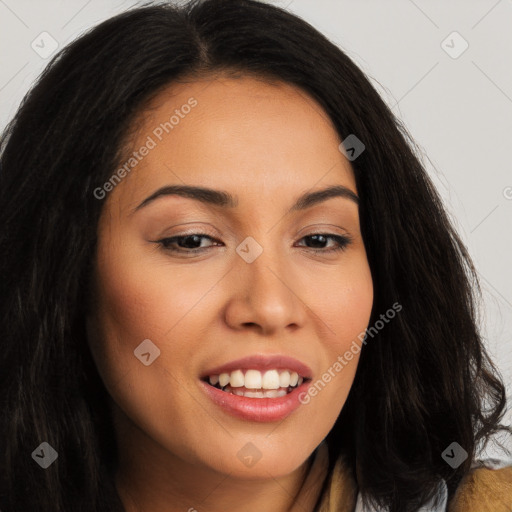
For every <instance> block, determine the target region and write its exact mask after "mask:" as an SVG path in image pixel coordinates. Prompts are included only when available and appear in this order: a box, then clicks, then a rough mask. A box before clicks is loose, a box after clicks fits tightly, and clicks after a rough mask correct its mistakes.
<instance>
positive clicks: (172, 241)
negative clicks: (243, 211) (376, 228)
mask: <svg viewBox="0 0 512 512" xmlns="http://www.w3.org/2000/svg"><path fill="white" fill-rule="evenodd" d="M204 239H206V240H210V241H212V242H219V241H218V240H216V239H215V238H213V237H211V236H209V235H207V234H204V233H190V234H185V235H177V236H173V237H169V238H162V239H161V240H156V243H158V244H160V245H161V246H162V247H163V249H164V250H165V251H168V252H171V253H185V254H195V253H200V252H204V251H207V250H208V249H209V248H211V247H215V246H219V243H217V244H213V245H207V246H204V245H202V243H201V242H202V241H203V240H204ZM300 240H310V241H312V243H313V245H317V246H318V245H321V246H322V245H324V244H326V243H327V242H328V241H329V240H333V241H334V242H335V246H334V247H331V248H328V249H326V248H324V247H306V249H311V250H312V251H313V252H320V253H326V252H327V253H330V252H337V251H343V250H345V249H346V248H347V246H348V245H349V244H350V243H351V242H352V238H351V237H349V236H347V235H335V234H332V233H313V234H310V235H307V236H305V237H303V238H301V239H300ZM220 244H222V242H220Z"/></svg>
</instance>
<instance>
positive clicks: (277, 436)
mask: <svg viewBox="0 0 512 512" xmlns="http://www.w3.org/2000/svg"><path fill="white" fill-rule="evenodd" d="M190 97H194V98H195V99H196V100H197V101H198V104H197V106H195V107H194V108H193V109H191V111H190V113H188V114H187V115H186V116H184V118H183V119H180V122H179V124H178V125H176V126H175V127H174V128H173V130H172V132H170V133H169V134H165V133H164V136H163V137H162V140H161V141H158V140H157V139H155V140H156V141H157V142H158V144H157V146H156V147H155V148H154V149H152V150H151V151H149V153H148V154H147V155H146V156H145V157H144V158H143V159H142V160H141V161H140V163H139V164H138V165H137V166H136V168H134V169H133V170H132V171H131V173H130V174H129V175H128V176H127V177H125V178H124V179H123V180H122V181H121V183H119V184H118V185H117V186H116V187H115V188H114V190H112V191H111V192H110V193H109V194H108V197H107V198H106V200H105V204H104V209H103V213H102V216H101V219H100V223H99V226H98V249H97V258H96V261H95V279H94V282H95V290H94V308H93V310H92V314H91V316H90V317H89V318H88V334H89V345H90V347H91V351H92V354H93V357H94V359H95V361H96V364H97V366H98V370H99V372H100V375H101V377H102V379H103V381H104V383H105V386H106V388H107V390H108V392H109V394H110V396H111V399H112V415H113V420H114V426H115V431H116V435H117V442H118V448H119V453H120V466H119V467H120V469H119V472H118V474H117V480H116V485H117V487H118V490H119V493H120V495H121V497H122V500H123V502H124V504H125V507H126V510H127V511H128V512H132V511H133V512H136V511H142V510H144V511H149V510H151V511H152V512H163V511H165V512H173V511H186V510H194V509H197V510H200V511H209V512H214V511H215V512H219V511H221V510H233V507H235V508H236V507H240V509H243V510H244V511H246V512H253V511H254V512H256V511H258V512H259V511H261V510H269V511H274V512H284V511H289V510H292V503H293V501H294V498H295V496H296V495H297V493H298V492H299V490H300V487H301V484H302V482H303V479H304V478H305V476H306V470H307V463H308V460H310V459H308V458H309V457H310V456H311V455H312V453H313V452H314V450H315V448H316V447H317V446H318V445H319V444H320V443H321V441H322V440H323V439H324V438H325V436H326V435H327V434H328V432H329V431H330V430H331V428H332V426H333V425H334V422H335V420H336V418H337V417H338V415H339V413H340V411H341V409H342V407H343V405H344V403H345V401H346V398H347V395H348V393H349V390H350V387H351V385H352V382H353V379H354V376H355V372H356V368H357V364H358V360H359V354H357V355H355V356H354V358H353V359H352V360H351V361H350V362H349V363H348V364H347V365H346V366H344V367H343V369H342V370H341V371H339V372H338V373H337V374H336V376H335V377H334V378H332V380H331V381H330V382H329V383H328V384H327V385H326V386H325V387H324V388H323V389H322V390H321V391H320V392H319V393H318V394H317V396H315V397H314V398H312V399H311V401H310V403H308V404H307V405H301V406H300V407H299V408H298V409H297V410H296V411H294V412H293V413H292V414H291V415H290V416H288V417H287V418H285V419H284V420H282V421H278V422H263V423H261V422H248V421H244V420H242V419H239V418H236V417H234V416H231V415H229V414H227V413H226V412H224V411H223V410H222V409H221V408H219V407H218V406H217V405H215V404H214V403H213V402H212V401H211V400H210V399H209V398H208V396H207V395H206V394H205V393H204V391H203V390H202V389H201V383H200V381H199V377H200V375H201V374H202V373H203V372H204V371H205V370H208V369H210V368H212V367H214V366H217V365H220V364H223V363H226V362H229V361H231V360H234V359H238V358H240V357H244V356H247V355H252V354H286V355H290V356H292V357H295V358H297V359H299V360H301V361H302V362H304V363H306V364H307V365H308V366H309V367H310V368H311V369H312V371H313V382H315V381H316V380H318V379H320V378H321V376H322V374H323V373H324V372H326V371H327V369H328V368H329V367H332V365H333V364H334V362H335V361H336V360H337V358H338V356H339V355H342V354H344V353H345V352H346V351H347V350H349V348H350V345H351V343H352V342H353V341H354V340H356V339H357V336H358V335H359V334H360V333H361V332H363V331H364V330H365V329H366V327H367V326H368V322H369V318H370V313H371V308H372V301H373V285H372V277H371V273H370V269H369V265H368V261H367V256H366V251H365V247H364V243H363V240H362V237H361V233H360V226H359V215H358V207H357V204H356V203H355V202H353V201H351V200H350V199H347V198H343V197H335V198H330V199H328V200H326V201H324V202H322V203H319V204H317V205H315V206H313V207H311V208H309V209H306V210H304V211H297V212H292V213H288V214H287V213H286V212H287V210H288V209H289V208H290V207H291V205H292V204H293V203H294V202H295V199H296V198H297V197H298V196H299V195H301V194H303V193H304V192H308V191H313V190H319V189H323V188H325V187H327V186H330V185H344V186H346V187H347V188H349V189H350V190H352V191H353V192H354V193H355V194H357V189H356V184H355V179H354V175H353V171H352V168H351V167H350V163H349V161H348V160H347V159H346V158H345V156H344V155H343V154H342V153H341V152H340V151H339V149H338V145H339V144H340V142H341V140H340V139H339V137H338V135H337V133H336V131H335V130H334V128H333V125H332V123H331V122H330V120H329V118H328V116H327V115H326V113H325V112H324V111H323V110H322V108H321V107H320V106H319V105H318V104H317V103H316V102H315V101H314V100H313V99H312V98H311V97H309V96H308V95H307V94H306V93H305V92H303V91H302V90H300V89H298V88H296V87H294V86H292V85H288V84H283V83H274V84H269V83H265V82H263V81H262V80H257V79H254V78H250V77H247V76H245V77H238V78H229V77H220V76H216V77H210V78H206V79H202V80H198V79H196V80H195V81H193V82H192V83H186V84H185V83H175V84H173V85H172V86H170V87H168V88H167V89H166V90H165V91H163V92H161V93H159V95H158V96H157V97H155V99H154V100H153V102H152V104H151V106H150V108H148V109H147V110H146V111H145V113H144V116H143V118H142V123H141V124H140V129H139V130H138V131H137V132H136V134H135V135H134V137H133V140H132V150H136V149H138V148H140V147H141V146H142V145H143V144H144V143H145V141H146V140H147V137H148V135H151V134H152V132H153V131H154V129H155V127H157V126H158V125H159V123H161V122H164V121H166V120H168V119H169V117H170V115H171V114H172V112H173V111H174V109H176V108H180V107H181V106H182V105H184V104H185V103H187V100H188V99H189V98H190ZM153 138H155V137H153ZM172 184H187V185H199V186H205V187H211V188H215V189H221V190H226V191H229V192H230V193H231V194H233V195H236V196H237V197H238V206H237V207H236V208H222V207H220V206H211V205H206V204H202V203H201V202H199V201H197V200H194V199H191V198H184V197H178V196H163V197H160V198H159V199H156V200H154V201H153V202H151V203H149V204H147V205H146V206H145V207H143V208H140V209H139V210H137V211H136V212H134V209H135V208H136V207H137V206H138V205H139V204H140V203H141V202H142V201H144V199H146V198H147V197H148V196H150V195H151V194H152V193H153V192H154V191H156V190H157V189H158V188H160V187H162V186H164V185H172ZM183 233H185V234H190V233H206V234H208V235H209V236H211V237H212V238H213V239H214V240H210V239H208V238H202V239H199V243H200V246H201V247H205V248H206V249H205V250H204V252H202V253H200V254H196V255H193V254H192V255H190V254H189V255H188V256H187V254H185V252H184V251H186V250H187V247H189V248H194V247H197V246H198V245H199V243H197V242H196V244H195V245H194V243H193V242H192V243H191V242H190V240H189V241H188V243H189V245H186V241H185V244H184V243H183V241H182V242H181V250H182V251H183V252H182V253H179V254H178V253H173V252H170V251H169V250H168V249H167V250H166V249H165V247H163V246H162V245H161V244H159V243H157V242H156V241H157V240H160V239H162V238H164V237H172V236H178V235H182V234H183ZM318 233H327V234H335V235H348V236H350V237H351V238H352V242H351V243H350V244H349V245H348V246H347V247H346V248H345V249H344V250H342V251H339V252H327V250H328V249H331V248H334V247H336V246H337V244H336V241H335V240H333V239H331V238H327V239H324V240H323V241H322V240H321V241H320V242H317V243H316V244H315V241H314V240H313V241H312V240H311V238H310V237H308V235H312V234H318ZM248 236H251V237H253V238H254V239H255V240H256V241H257V242H258V244H259V245H260V246H261V247H262V248H263V252H262V253H261V255H260V256H259V257H257V258H256V259H255V260H254V261H253V262H252V263H250V264H249V263H247V262H246V261H244V260H243V259H242V258H241V257H240V256H239V255H238V253H237V252H236V250H235V249H236V247H237V246H238V245H239V244H240V243H241V242H242V241H243V240H244V239H245V238H246V237H248ZM172 247H174V248H176V249H177V250H179V249H180V246H179V245H178V243H174V245H172ZM315 251H316V252H315ZM322 251H323V252H322ZM145 339H150V340H151V341H152V342H153V343H154V344H155V345H156V346H157V347H158V348H159V350H160V356H159V357H158V358H157V359H155V360H154V362H153V363H152V364H151V365H149V366H145V365H143V364H142V363H141V362H140V360H139V359H138V358H137V357H134V350H135V349H136V348H137V346H138V345H139V344H140V343H141V342H142V340H145ZM255 400H256V399H255ZM306 425H307V427H305V426H306ZM249 442H250V443H252V444H253V445H255V446H256V447H257V449H258V450H259V451H260V452H261V454H262V455H261V459H260V460H259V461H258V462H257V463H256V464H255V465H253V466H251V467H248V466H246V465H244V464H242V463H241V461H240V460H239V458H238V457H237V453H238V452H239V450H240V449H241V448H242V447H244V445H246V443H249ZM315 492H316V491H315ZM315 497H316V495H315ZM302 505H303V504H302ZM297 510H308V509H307V508H306V509H305V508H303V507H300V506H299V508H298V509H297Z"/></svg>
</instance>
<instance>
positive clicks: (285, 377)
mask: <svg viewBox="0 0 512 512" xmlns="http://www.w3.org/2000/svg"><path fill="white" fill-rule="evenodd" d="M289 385H290V372H281V373H280V374H279V387H281V388H287V387H288V386H289Z"/></svg>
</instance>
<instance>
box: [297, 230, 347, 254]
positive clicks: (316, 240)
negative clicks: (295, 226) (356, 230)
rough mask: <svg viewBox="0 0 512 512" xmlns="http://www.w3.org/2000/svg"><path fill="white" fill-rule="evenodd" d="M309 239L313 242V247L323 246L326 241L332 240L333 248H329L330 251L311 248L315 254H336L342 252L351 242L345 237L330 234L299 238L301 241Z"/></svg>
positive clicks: (315, 234) (316, 234)
mask: <svg viewBox="0 0 512 512" xmlns="http://www.w3.org/2000/svg"><path fill="white" fill-rule="evenodd" d="M307 239H310V240H312V241H313V244H314V245H317V244H320V245H323V244H325V243H326V241H327V240H329V239H331V240H334V242H335V244H336V245H335V246H334V247H331V248H330V249H324V248H322V247H320V248H314V247H313V248H312V249H313V251H315V252H337V251H344V250H345V249H346V248H347V246H348V245H349V244H350V243H351V242H352V239H351V238H350V237H349V236H347V235H335V234H332V233H313V234H311V235H306V236H305V237H303V238H301V240H307Z"/></svg>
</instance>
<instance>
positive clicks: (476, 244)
mask: <svg viewBox="0 0 512 512" xmlns="http://www.w3.org/2000/svg"><path fill="white" fill-rule="evenodd" d="M180 3H182V2H180ZM272 3H274V4H276V5H279V6H281V7H286V8H288V9H289V10H290V11H292V12H294V13H296V14H298V15H299V16H301V17H302V18H304V19H305V20H307V21H309V22H310V23H311V24H312V25H313V26H315V27H316V28H317V29H319V30H320V31H321V32H323V33H324V34H325V35H326V36H327V37H328V38H329V39H331V40H332V41H333V42H335V43H336V44H338V45H339V46H341V47H342V48H343V49H344V51H345V52H347V53H348V55H349V56H350V57H351V58H352V59H353V60H354V61H355V62H356V63H357V64H358V65H359V66H360V67H361V68H362V70H363V71H364V72H365V73H366V74H367V75H368V76H369V78H370V79H371V81H372V83H373V84H374V86H375V87H376V88H377V90H378V91H379V92H380V93H381V95H382V96H383V98H384V100H385V101H386V102H387V103H388V104H389V105H390V106H391V107H392V108H393V112H394V113H395V114H397V115H398V117H399V118H400V119H402V120H403V122H404V124H405V126H406V128H407V129H408V131H409V132H410V133H411V134H412V136H413V138H414V139H415V141H416V142H417V143H418V144H419V146H420V148H421V153H420V155H419V156H420V158H421V159H422V161H423V162H424V164H425V166H426V167H427V169H428V171H429V173H430V174H431V176H432V178H433V180H434V183H435V184H436V186H437V188H438V189H439V191H440V193H441V195H442V197H443V199H444V201H445V205H446V208H447V209H448V211H449V213H450V214H451V216H452V218H453V220H454V222H455V225H456V227H457V229H458V231H459V233H460V235H461V237H462V239H463V241H464V242H465V243H466V245H467V247H468V248H469V252H470V254H471V255H472V257H473V259H474V262H475V264H476V266H477V269H478V271H479V275H480V278H481V284H482V288H483V294H484V308H483V310H482V329H483V333H484V335H485V338H486V343H487V346H488V348H489V351H490V353H491V355H492V356H493V357H494V359H495V361H496V363H497V365H498V367H499V369H500V370H501V372H502V375H503V377H504V379H505V382H506V383H507V386H508V393H509V397H512V268H511V265H512V259H511V252H512V164H511V163H510V162H511V159H510V154H509V151H510V148H511V146H512V65H511V64H512V0H499V1H496V0H485V1H484V0H472V1H468V0H464V1H462V0H459V1H455V0H452V1H449V2H448V1H446V0H438V1H433V0H429V1H427V0H415V1H413V0H387V1H382V0H373V1H370V0H366V1H364V2H361V1H359V2H358V1H356V0H350V1H348V0H274V1H273V2H272ZM137 4H138V2H134V1H133V0H129V1H121V0H110V1H100V0H88V1H87V0H68V1H65V0H60V1H59V0H44V1H37V0H33V1H29V0H0V59H1V60H0V64H1V65H0V99H1V107H0V127H4V126H5V124H6V123H7V121H8V120H9V119H10V118H11V117H12V116H13V115H14V113H15V111H16V109H17V107H18V105H19V102H20V101H21V99H22V97H23V95H24V94H25V93H26V91H27V90H28V89H29V87H30V86H31V85H32V83H33V82H34V80H35V79H36V77H37V76H38V75H39V74H40V72H41V71H42V70H43V68H44V66H45V65H46V63H47V62H48V59H47V58H43V57H41V56H40V55H39V54H38V53H37V52H36V51H35V50H34V49H33V48H32V46H31V45H39V47H40V48H41V50H39V51H43V50H46V51H49V50H51V46H50V44H51V41H50V39H48V36H40V34H41V33H42V32H48V33H49V34H50V35H51V37H52V38H53V39H54V40H55V41H56V42H57V43H58V49H60V48H62V47H63V46H65V45H66V44H67V43H69V42H70V41H72V40H73V39H75V38H76V37H77V36H79V35H80V34H81V33H83V32H84V31H85V30H87V29H88V28H90V27H92V26H94V25H96V24H97V23H98V22H100V21H102V20H104V19H106V18H108V17H110V16H112V15H114V14H117V13H119V12H121V11H123V10H125V9H127V8H129V7H130V6H133V5H137ZM454 31H456V32H457V33H458V34H455V35H454V34H453V32H454ZM42 38H43V39H44V41H43V42H41V39H42ZM466 45H468V47H467V49H466V50H465V51H463V52H462V50H464V48H465V46H466ZM447 314H450V313H449V311H447ZM505 422H506V423H509V424H511V423H512V411H511V410H510V409H509V411H508V413H507V417H506V419H505Z"/></svg>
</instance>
